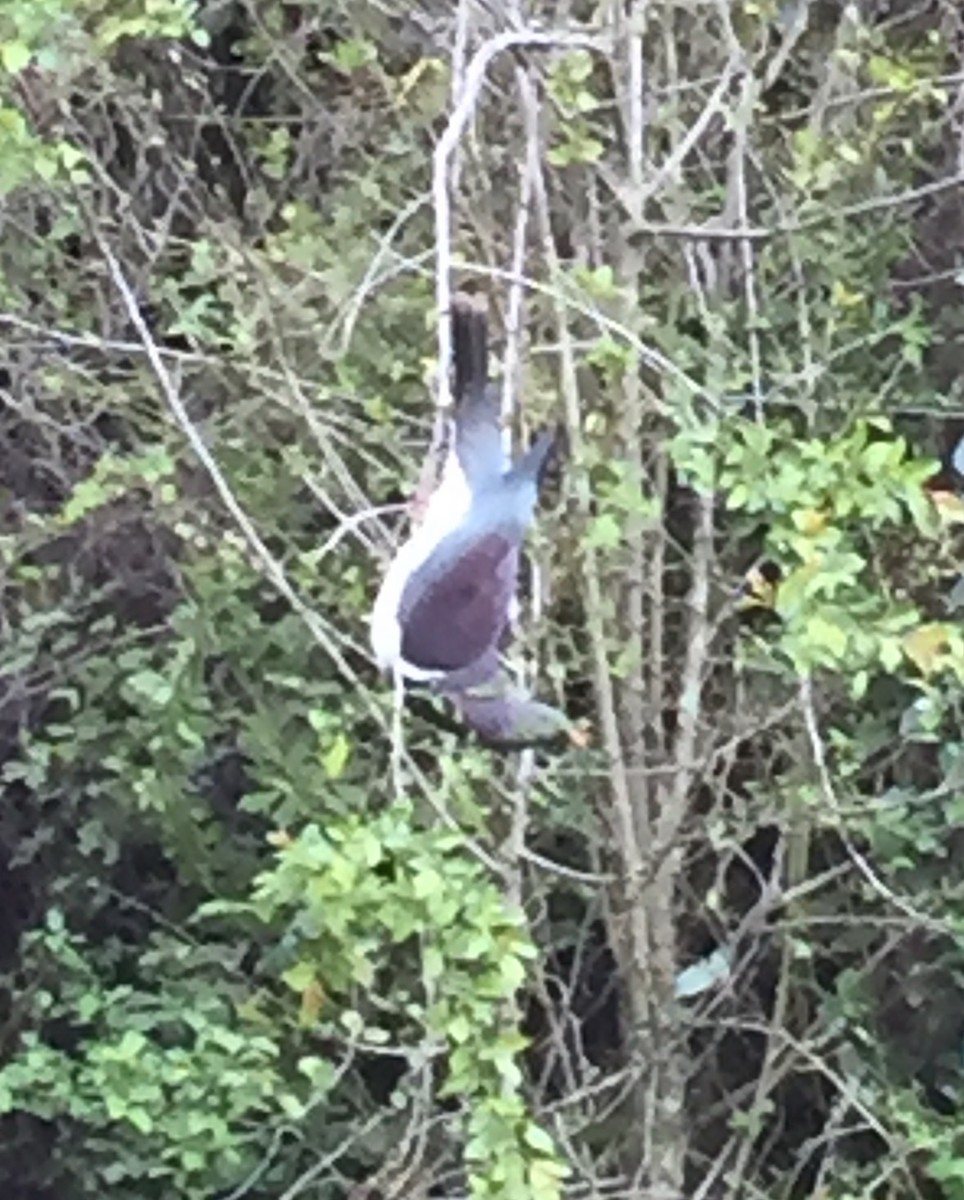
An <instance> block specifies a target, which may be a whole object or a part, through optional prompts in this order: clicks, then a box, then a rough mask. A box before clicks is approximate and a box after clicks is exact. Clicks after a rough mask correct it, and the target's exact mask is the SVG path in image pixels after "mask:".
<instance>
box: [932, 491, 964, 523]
mask: <svg viewBox="0 0 964 1200" xmlns="http://www.w3.org/2000/svg"><path fill="white" fill-rule="evenodd" d="M930 498H931V500H932V501H933V502H934V507H935V508H936V509H937V515H938V517H939V518H940V522H941V524H942V525H964V498H962V497H961V496H958V495H957V494H956V493H955V492H945V491H939V492H931V493H930Z"/></svg>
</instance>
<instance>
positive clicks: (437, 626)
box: [398, 532, 519, 671]
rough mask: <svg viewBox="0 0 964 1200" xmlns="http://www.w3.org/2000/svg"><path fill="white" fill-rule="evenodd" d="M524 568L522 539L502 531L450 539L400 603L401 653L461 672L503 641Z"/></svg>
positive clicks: (426, 665)
mask: <svg viewBox="0 0 964 1200" xmlns="http://www.w3.org/2000/svg"><path fill="white" fill-rule="evenodd" d="M518 570H519V543H518V539H516V538H513V537H512V536H511V535H506V534H504V533H500V532H487V533H484V534H481V535H479V536H478V537H474V538H469V539H465V538H463V537H457V536H456V537H453V538H447V539H445V540H444V541H443V542H442V543H441V544H440V545H439V546H438V547H437V548H436V550H435V552H434V553H433V554H431V555H430V556H429V557H428V558H427V559H426V561H425V562H424V563H422V565H421V566H420V567H419V568H418V570H416V571H415V572H414V573H413V574H412V576H411V578H410V579H409V581H408V583H407V584H406V585H405V589H404V591H403V592H402V596H401V600H400V602H399V606H398V620H399V626H400V628H401V635H402V636H401V656H402V658H403V659H404V661H405V662H407V663H411V664H412V665H413V666H415V667H419V668H421V669H424V670H431V671H458V670H462V669H463V668H465V667H468V666H470V665H471V664H473V663H474V662H475V661H476V660H477V659H479V658H481V657H482V656H483V655H484V654H486V652H488V651H490V650H492V649H493V648H495V647H496V646H497V645H498V642H499V640H500V639H501V637H502V634H503V633H504V631H505V628H506V625H507V624H508V620H509V606H510V604H511V601H512V597H513V596H514V595H515V591H516V580H517V576H518Z"/></svg>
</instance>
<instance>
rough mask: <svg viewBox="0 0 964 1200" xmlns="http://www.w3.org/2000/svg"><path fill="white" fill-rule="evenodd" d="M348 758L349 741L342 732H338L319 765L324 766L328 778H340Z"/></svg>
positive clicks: (349, 751) (349, 754)
mask: <svg viewBox="0 0 964 1200" xmlns="http://www.w3.org/2000/svg"><path fill="white" fill-rule="evenodd" d="M349 758H351V742H350V741H349V740H348V738H347V737H346V736H345V735H344V734H343V733H339V734H338V735H337V736H336V737H335V740H334V741H333V742H332V743H331V745H330V746H329V747H328V749H327V750H326V751H325V753H324V754H323V755H322V759H321V765H322V766H323V767H324V768H325V774H326V775H327V776H328V778H329V779H340V778H341V776H342V775H343V774H344V772H345V767H346V766H347V765H348V760H349Z"/></svg>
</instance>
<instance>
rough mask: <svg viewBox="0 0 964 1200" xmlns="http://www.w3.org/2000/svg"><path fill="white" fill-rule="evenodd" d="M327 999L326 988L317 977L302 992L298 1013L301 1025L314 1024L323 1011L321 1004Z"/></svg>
mask: <svg viewBox="0 0 964 1200" xmlns="http://www.w3.org/2000/svg"><path fill="white" fill-rule="evenodd" d="M324 1001H325V990H324V988H323V987H322V986H321V984H320V983H319V982H318V980H317V979H314V980H312V982H311V983H309V984H308V986H307V987H306V988H305V990H304V991H303V992H302V993H301V1009H300V1011H299V1013H298V1021H299V1023H300V1024H301V1025H314V1023H315V1021H317V1020H318V1014H319V1013H320V1012H321V1006H322V1004H324Z"/></svg>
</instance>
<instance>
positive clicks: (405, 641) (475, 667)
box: [371, 294, 568, 742]
mask: <svg viewBox="0 0 964 1200" xmlns="http://www.w3.org/2000/svg"><path fill="white" fill-rule="evenodd" d="M451 317H452V350H453V359H454V367H455V379H454V395H455V410H454V420H453V428H452V430H451V439H450V448H449V452H448V457H447V459H446V462H445V465H444V468H443V471H442V477H441V480H440V481H439V484H438V487H437V488H436V489H435V491H434V492H433V493H432V495H431V496H430V497H429V498H428V501H427V503H426V505H425V507H424V511H423V512H422V516H421V521H420V523H419V524H418V525H417V527H416V528H415V529H414V530H413V532H412V533H411V535H410V537H409V538H408V540H407V541H406V542H405V543H404V544H403V545H402V546H401V547H399V549H398V551H397V553H396V555H395V557H394V558H393V559H392V561H391V563H390V564H389V567H388V571H387V572H386V574H385V578H384V580H383V581H382V585H381V589H380V591H379V593H378V598H377V599H376V601H375V606H374V609H373V610H372V616H371V643H372V649H373V651H374V654H375V659H376V662H377V663H378V666H379V667H380V668H381V669H382V670H383V671H390V672H392V674H393V675H394V676H395V677H396V678H397V679H398V678H400V679H403V680H409V681H412V682H417V683H426V684H429V685H430V686H431V687H433V688H434V689H435V690H436V691H438V692H440V693H442V694H444V695H445V696H447V697H448V698H449V699H450V700H451V701H452V702H453V703H454V704H455V706H456V707H457V709H458V710H459V712H460V713H461V715H462V717H463V719H464V720H465V721H466V723H467V724H469V725H470V726H471V727H472V728H474V729H475V730H476V732H477V733H479V734H480V736H481V737H482V738H483V739H485V740H489V741H497V742H503V741H510V742H527V741H541V740H544V739H546V738H549V737H553V736H557V735H558V734H559V733H563V732H566V731H567V729H568V721H567V719H566V717H565V716H564V715H563V714H562V713H559V712H557V711H556V710H555V709H552V708H549V707H548V706H547V705H543V704H539V703H537V702H536V701H533V700H532V699H531V698H529V697H528V696H526V695H525V694H524V693H522V692H520V691H519V690H518V689H517V688H515V687H514V686H513V685H512V684H511V681H510V680H509V679H508V678H507V677H506V675H505V674H504V672H503V670H502V668H501V664H500V657H499V650H500V646H501V643H502V640H503V637H504V635H505V633H506V630H507V628H508V625H509V622H510V617H511V613H512V606H513V603H514V601H515V596H516V590H517V586H518V575H519V556H520V552H521V548H522V543H523V539H524V538H525V534H526V531H527V530H528V528H529V526H530V525H531V523H532V519H533V516H534V514H535V507H536V503H537V500H538V492H539V482H540V478H541V475H542V472H543V469H544V467H545V465H546V462H547V460H548V458H549V454H550V452H551V450H552V448H553V442H554V435H553V433H552V432H551V431H544V432H543V433H541V434H540V435H539V436H538V437H537V438H536V440H535V442H534V443H533V444H532V446H531V447H530V448H529V450H527V451H526V452H525V453H524V454H523V455H522V457H521V458H519V459H518V461H516V462H515V463H508V462H506V460H505V455H504V452H503V447H502V434H501V428H500V403H499V393H498V389H497V387H496V386H495V385H493V384H490V383H489V380H488V328H487V320H486V311H485V306H484V302H479V301H477V300H475V299H474V298H473V297H470V296H467V295H464V294H459V295H456V296H455V297H454V298H453V301H452V312H451Z"/></svg>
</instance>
